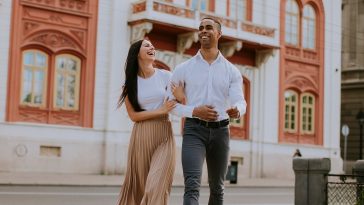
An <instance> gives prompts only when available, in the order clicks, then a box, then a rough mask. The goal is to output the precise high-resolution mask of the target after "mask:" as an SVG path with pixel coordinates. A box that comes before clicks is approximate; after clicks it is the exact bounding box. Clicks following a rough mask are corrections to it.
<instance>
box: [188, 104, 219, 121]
mask: <svg viewBox="0 0 364 205" xmlns="http://www.w3.org/2000/svg"><path fill="white" fill-rule="evenodd" d="M192 116H194V117H198V118H200V119H201V120H205V121H216V120H217V118H218V117H219V115H218V114H217V112H216V111H215V110H214V107H213V106H211V105H202V106H199V107H196V108H195V109H193V112H192Z"/></svg>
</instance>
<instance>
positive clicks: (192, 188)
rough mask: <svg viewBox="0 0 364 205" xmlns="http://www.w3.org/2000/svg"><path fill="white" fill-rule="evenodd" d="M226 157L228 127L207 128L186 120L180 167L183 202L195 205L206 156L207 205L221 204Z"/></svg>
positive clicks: (184, 204)
mask: <svg viewBox="0 0 364 205" xmlns="http://www.w3.org/2000/svg"><path fill="white" fill-rule="evenodd" d="M228 157H229V127H228V126H225V127H220V128H206V127H203V126H201V125H198V124H197V123H196V122H195V121H194V120H193V119H188V118H187V119H186V121H185V126H184V130H183V143H182V166H183V175H184V182H185V194H184V197H183V205H198V204H199V203H198V200H199V196H200V185H201V175H202V166H203V162H204V159H205V158H206V163H207V171H208V182H209V187H210V198H209V203H208V204H209V205H222V204H223V200H224V179H225V175H226V172H227V166H228Z"/></svg>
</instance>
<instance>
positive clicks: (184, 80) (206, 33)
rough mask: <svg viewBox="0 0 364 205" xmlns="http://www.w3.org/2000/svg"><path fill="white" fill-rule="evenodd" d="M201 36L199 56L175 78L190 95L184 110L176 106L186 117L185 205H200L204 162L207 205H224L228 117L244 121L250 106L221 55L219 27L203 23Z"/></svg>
mask: <svg viewBox="0 0 364 205" xmlns="http://www.w3.org/2000/svg"><path fill="white" fill-rule="evenodd" d="M198 36H199V42H200V44H201V48H200V50H199V52H198V53H197V54H196V55H195V56H194V57H192V58H191V59H189V60H188V61H186V62H184V63H182V64H180V65H178V66H177V67H176V69H175V71H174V73H173V76H172V83H173V84H175V85H178V84H179V85H181V84H182V85H184V86H185V88H184V91H185V95H186V105H182V104H177V106H176V108H175V109H174V110H173V111H172V113H173V114H176V115H178V116H182V117H186V121H185V125H184V130H183V143H182V166H183V174H184V182H185V194H184V200H183V204H184V205H198V204H199V203H198V200H199V191H200V184H201V175H202V166H203V162H204V159H205V157H206V162H207V170H208V182H209V187H210V198H209V205H222V204H223V195H224V178H225V175H226V171H227V166H228V156H229V127H228V124H229V117H231V118H239V117H240V116H242V115H243V114H244V113H245V110H246V102H245V100H244V97H243V90H242V85H243V83H242V76H241V74H240V72H239V71H238V69H237V68H236V67H235V66H234V65H232V64H231V63H230V62H229V61H227V60H226V59H225V58H224V57H223V56H222V54H221V53H220V51H219V50H218V40H219V38H220V37H221V24H220V22H219V21H217V20H216V19H213V18H204V19H202V20H201V23H200V26H199V34H198ZM170 97H172V94H171V93H170Z"/></svg>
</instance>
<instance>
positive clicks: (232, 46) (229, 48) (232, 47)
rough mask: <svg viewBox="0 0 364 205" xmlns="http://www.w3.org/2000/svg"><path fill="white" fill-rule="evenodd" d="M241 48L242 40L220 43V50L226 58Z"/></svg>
mask: <svg viewBox="0 0 364 205" xmlns="http://www.w3.org/2000/svg"><path fill="white" fill-rule="evenodd" d="M242 48H243V42H242V41H231V42H226V43H221V44H220V51H221V53H222V54H223V55H224V56H225V57H226V58H229V57H231V56H233V55H234V53H235V51H240V50H241V49H242Z"/></svg>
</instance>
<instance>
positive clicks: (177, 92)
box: [171, 83, 186, 104]
mask: <svg viewBox="0 0 364 205" xmlns="http://www.w3.org/2000/svg"><path fill="white" fill-rule="evenodd" d="M184 89H185V88H184V85H183V84H182V83H180V84H179V85H178V86H177V85H175V84H173V83H172V84H171V91H172V94H173V96H174V97H175V98H176V100H177V101H178V102H179V103H182V104H184V103H185V102H186V95H185V91H184Z"/></svg>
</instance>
